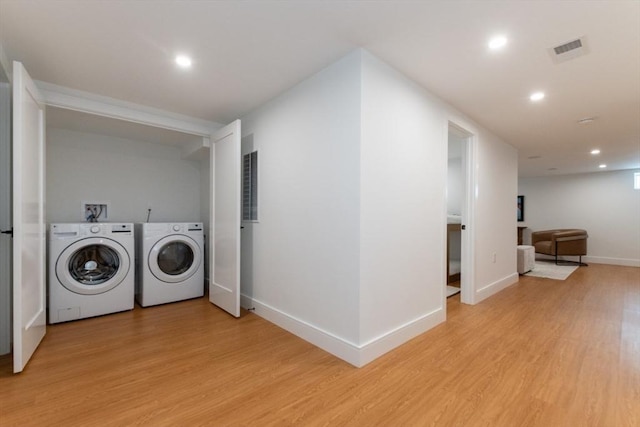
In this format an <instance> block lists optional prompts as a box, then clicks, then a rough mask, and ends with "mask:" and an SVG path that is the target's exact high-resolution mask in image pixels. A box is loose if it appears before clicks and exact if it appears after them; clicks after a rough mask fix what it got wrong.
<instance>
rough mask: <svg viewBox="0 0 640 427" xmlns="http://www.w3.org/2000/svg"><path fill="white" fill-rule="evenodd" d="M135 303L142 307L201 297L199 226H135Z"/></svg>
mask: <svg viewBox="0 0 640 427" xmlns="http://www.w3.org/2000/svg"><path fill="white" fill-rule="evenodd" d="M135 230H136V238H137V239H138V242H137V247H138V252H137V268H136V270H137V282H136V285H137V286H136V301H138V304H140V305H141V306H142V307H148V306H152V305H158V304H166V303H169V302H174V301H182V300H185V299H191V298H198V297H201V296H203V295H204V232H203V229H202V223H194V222H189V223H177V222H171V223H142V224H136V228H135Z"/></svg>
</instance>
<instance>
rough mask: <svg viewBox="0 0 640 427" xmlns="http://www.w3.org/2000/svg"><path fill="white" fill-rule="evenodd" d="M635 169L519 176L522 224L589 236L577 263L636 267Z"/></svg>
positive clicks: (639, 256)
mask: <svg viewBox="0 0 640 427" xmlns="http://www.w3.org/2000/svg"><path fill="white" fill-rule="evenodd" d="M634 172H638V170H623V171H611V172H604V171H603V172H595V173H588V174H576V175H562V176H549V177H537V178H520V180H519V185H518V193H519V194H522V195H524V196H525V218H524V219H525V222H524V223H522V224H523V225H524V226H527V227H528V228H529V229H528V230H527V231H528V233H527V235H526V239H527V241H528V242H530V241H531V240H530V236H531V234H530V233H531V231H538V230H545V229H553V228H582V229H585V230H587V232H588V233H589V240H588V242H587V253H588V255H587V256H586V257H583V260H585V261H586V262H592V263H602V264H615V265H628V266H635V267H640V219H639V218H640V190H634V189H633V173H634Z"/></svg>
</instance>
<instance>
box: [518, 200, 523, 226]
mask: <svg viewBox="0 0 640 427" xmlns="http://www.w3.org/2000/svg"><path fill="white" fill-rule="evenodd" d="M522 221H524V196H518V222H522Z"/></svg>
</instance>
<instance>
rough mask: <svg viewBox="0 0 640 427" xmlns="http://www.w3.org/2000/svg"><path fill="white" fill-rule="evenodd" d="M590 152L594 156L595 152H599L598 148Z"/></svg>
mask: <svg viewBox="0 0 640 427" xmlns="http://www.w3.org/2000/svg"><path fill="white" fill-rule="evenodd" d="M591 154H593V155H594V156H595V155H596V154H600V150H598V149H597V148H596V149H595V150H591Z"/></svg>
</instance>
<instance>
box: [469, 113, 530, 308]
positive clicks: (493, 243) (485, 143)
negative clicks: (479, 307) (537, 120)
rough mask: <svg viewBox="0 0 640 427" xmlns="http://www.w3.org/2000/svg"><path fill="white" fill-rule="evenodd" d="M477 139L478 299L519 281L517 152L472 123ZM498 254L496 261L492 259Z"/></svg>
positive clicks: (475, 235)
mask: <svg viewBox="0 0 640 427" xmlns="http://www.w3.org/2000/svg"><path fill="white" fill-rule="evenodd" d="M467 129H469V130H471V131H472V132H473V133H474V135H475V139H476V144H475V154H474V158H475V160H474V161H475V165H474V173H475V181H476V187H475V188H474V190H473V197H474V200H475V204H474V218H473V224H472V225H471V228H470V229H468V230H467V231H465V232H469V231H470V232H471V233H472V236H473V242H474V257H475V259H474V269H475V272H474V275H473V276H474V277H473V279H474V292H475V296H474V297H475V302H478V301H480V300H482V299H484V298H486V297H488V296H490V295H492V294H494V293H496V292H497V291H499V290H501V289H503V288H504V287H506V286H508V285H510V284H513V283H514V282H517V281H518V274H517V272H516V255H517V251H516V246H517V239H518V229H517V227H518V223H517V217H516V197H517V195H518V193H517V189H518V152H517V150H516V149H515V148H513V147H512V146H511V145H508V144H505V143H503V142H502V141H501V140H500V139H499V138H497V137H496V136H495V135H493V134H491V133H490V132H488V131H487V130H485V129H483V128H481V127H476V126H473V125H469V127H467ZM493 254H495V259H496V261H495V262H494V261H493Z"/></svg>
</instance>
